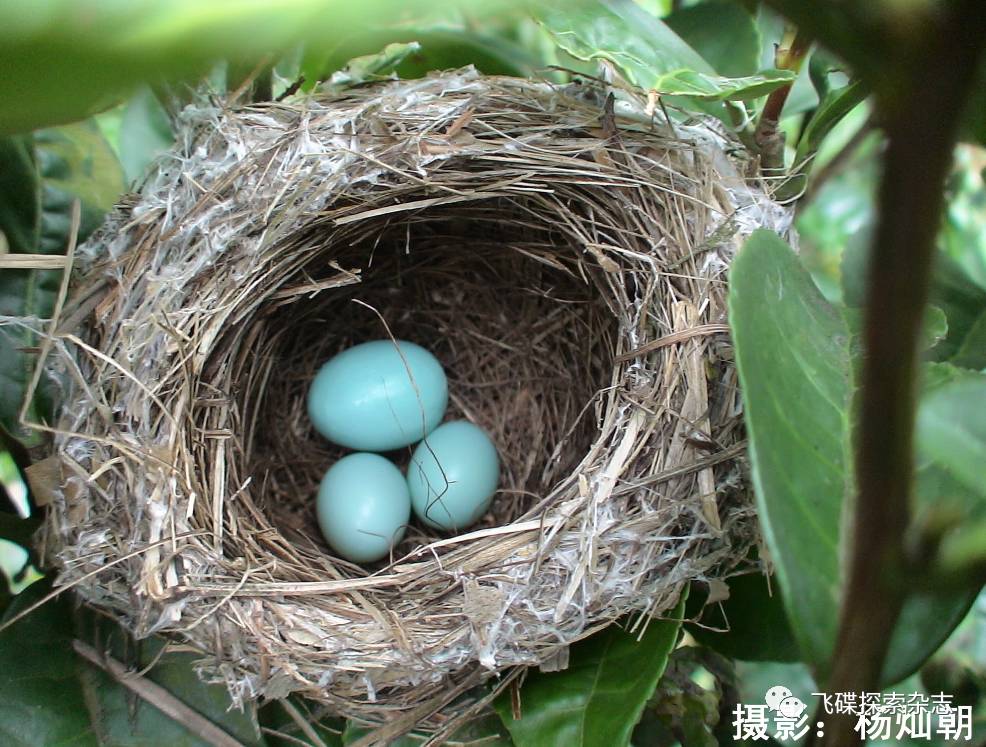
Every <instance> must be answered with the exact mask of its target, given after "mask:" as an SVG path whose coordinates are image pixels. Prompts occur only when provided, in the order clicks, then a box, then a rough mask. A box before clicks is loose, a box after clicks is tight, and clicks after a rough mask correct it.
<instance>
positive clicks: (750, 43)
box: [664, 0, 761, 78]
mask: <svg viewBox="0 0 986 747" xmlns="http://www.w3.org/2000/svg"><path fill="white" fill-rule="evenodd" d="M664 23H666V24H667V25H668V27H669V28H670V29H671V30H672V31H674V32H675V33H676V34H677V35H678V36H680V37H681V38H682V39H683V40H684V41H685V42H686V43H687V44H688V45H689V46H690V47H691V48H692V49H694V50H695V51H696V52H698V53H699V54H700V55H701V56H702V58H703V59H704V60H706V61H707V62H708V63H709V64H710V65H712V67H713V68H715V71H716V72H717V73H719V74H720V75H727V76H731V77H740V78H741V77H744V76H747V75H753V74H754V73H756V72H757V71H758V70H759V69H760V44H761V39H760V31H759V29H758V28H757V24H756V22H755V20H754V18H753V16H752V15H751V14H750V13H749V12H747V10H746V9H745V8H743V7H742V6H741V5H740V4H739V3H736V2H731V1H730V0H710V2H704V3H699V4H698V5H692V6H689V7H685V8H679V9H677V10H675V11H674V12H673V13H671V14H670V15H668V16H665V17H664Z"/></svg>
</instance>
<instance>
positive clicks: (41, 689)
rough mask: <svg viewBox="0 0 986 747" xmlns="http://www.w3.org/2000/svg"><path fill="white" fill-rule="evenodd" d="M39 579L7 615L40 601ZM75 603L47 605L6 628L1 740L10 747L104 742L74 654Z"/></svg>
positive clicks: (0, 665)
mask: <svg viewBox="0 0 986 747" xmlns="http://www.w3.org/2000/svg"><path fill="white" fill-rule="evenodd" d="M45 591H47V584H35V585H33V586H32V587H30V588H29V589H28V590H27V591H25V592H24V593H23V594H20V595H18V596H17V597H15V599H14V602H13V603H12V604H11V606H10V608H9V609H8V610H7V612H6V614H5V615H4V618H3V620H7V619H9V618H10V617H12V616H13V615H14V614H16V613H17V612H19V611H20V610H21V609H23V608H24V607H26V606H27V605H28V604H30V603H31V602H34V601H36V600H37V599H38V598H40V596H41V595H42V593H43V592H45ZM72 637H73V636H72V605H71V604H70V603H69V601H68V600H67V599H64V600H56V601H54V602H50V603H49V604H47V605H45V606H43V607H41V608H40V609H39V610H38V611H37V612H34V613H32V614H31V615H29V616H28V617H26V618H24V619H23V620H21V621H19V622H17V623H15V624H14V625H12V626H11V627H9V628H7V629H6V630H5V631H3V632H2V633H0V673H2V674H0V743H2V744H4V745H5V746H8V745H9V747H62V746H63V745H73V747H74V746H76V745H77V746H78V747H89V745H92V746H93V747H95V745H97V744H98V741H97V739H96V735H95V733H94V732H93V730H92V728H91V725H90V721H89V712H88V710H87V708H86V703H85V698H84V697H83V693H82V688H81V687H80V686H79V680H78V678H77V676H76V661H75V656H74V654H73V653H72V649H71V645H72Z"/></svg>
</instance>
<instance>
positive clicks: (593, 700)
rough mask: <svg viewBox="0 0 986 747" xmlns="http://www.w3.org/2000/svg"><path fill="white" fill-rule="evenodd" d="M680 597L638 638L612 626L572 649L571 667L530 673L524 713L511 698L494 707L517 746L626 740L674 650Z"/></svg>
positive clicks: (575, 746)
mask: <svg viewBox="0 0 986 747" xmlns="http://www.w3.org/2000/svg"><path fill="white" fill-rule="evenodd" d="M684 604H685V600H684V599H682V600H681V601H680V602H679V603H678V606H677V607H676V608H675V609H674V610H673V611H672V612H671V614H670V618H671V619H669V620H661V621H657V620H652V621H650V622H649V624H648V625H647V629H646V631H645V632H644V634H643V636H642V638H640V640H639V641H638V636H637V635H635V634H631V633H628V632H627V631H625V630H623V629H622V628H620V627H619V626H617V625H610V626H609V627H608V628H606V629H605V630H603V631H601V632H600V633H597V634H595V635H593V636H591V637H590V638H587V639H586V640H584V641H582V642H580V643H577V644H575V645H573V646H572V648H571V653H570V660H569V665H568V669H566V670H565V671H563V672H554V673H551V674H545V673H541V672H535V671H533V670H532V671H531V672H530V674H529V675H528V677H527V680H526V681H525V682H524V686H523V688H522V689H521V693H520V705H521V713H522V717H521V718H520V719H519V720H517V721H515V720H514V719H513V717H512V715H511V705H510V700H509V697H506V698H503V697H501V698H500V699H498V700H497V702H496V703H495V706H496V709H497V711H498V712H499V714H500V718H501V719H503V723H504V724H505V725H506V727H507V729H508V730H509V731H510V735H511V736H512V737H513V740H514V743H515V744H516V745H517V747H540V746H541V745H544V746H545V747H549V746H550V747H553V746H554V745H561V744H564V745H566V747H595V746H596V745H607V746H609V745H612V746H613V747H621V746H625V745H627V744H629V742H630V735H631V733H632V731H633V727H634V726H635V725H636V723H637V721H639V720H640V714H641V712H642V711H643V708H644V705H645V704H646V702H647V700H648V698H650V696H651V693H653V691H654V688H655V686H656V685H657V682H658V680H659V679H660V678H661V674H662V673H663V671H664V667H665V664H666V663H667V659H668V654H669V653H670V652H671V650H672V649H673V648H674V644H675V641H676V640H677V636H678V629H679V627H680V625H681V617H682V611H683V609H684Z"/></svg>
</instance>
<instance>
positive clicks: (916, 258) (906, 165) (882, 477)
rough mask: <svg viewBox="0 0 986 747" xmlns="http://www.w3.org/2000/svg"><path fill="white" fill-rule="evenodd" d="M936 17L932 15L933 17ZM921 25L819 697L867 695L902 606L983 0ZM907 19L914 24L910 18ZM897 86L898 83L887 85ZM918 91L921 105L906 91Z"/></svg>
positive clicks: (894, 165)
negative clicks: (945, 219) (936, 311)
mask: <svg viewBox="0 0 986 747" xmlns="http://www.w3.org/2000/svg"><path fill="white" fill-rule="evenodd" d="M938 11H940V13H939V12H938ZM938 11H936V15H934V16H932V15H931V14H930V13H929V14H928V17H927V18H924V19H921V20H922V21H923V23H924V25H923V26H922V29H923V30H922V33H921V35H920V37H919V38H917V39H912V40H909V42H910V49H902V50H901V52H900V53H899V54H900V58H901V59H900V62H901V67H900V68H898V69H900V70H901V72H900V75H901V78H900V79H898V80H895V81H892V82H891V83H890V85H889V86H886V87H884V88H883V89H882V90H881V91H878V97H877V105H878V110H879V112H880V114H881V115H882V117H883V121H884V123H885V129H886V132H887V137H888V147H887V153H886V156H885V158H884V163H885V166H884V173H883V177H882V179H881V183H880V205H881V209H880V220H879V224H878V227H877V233H876V240H875V244H874V247H873V251H872V257H871V260H870V266H871V267H872V268H873V270H872V271H871V272H870V273H869V278H868V281H867V307H866V312H865V351H866V352H865V357H864V362H863V394H862V422H861V426H860V431H859V448H858V453H857V459H856V478H857V484H858V489H859V495H858V498H857V500H856V503H855V506H854V508H853V518H852V546H851V550H850V557H849V572H848V585H847V590H846V594H845V597H844V599H843V602H842V608H841V619H840V626H839V635H838V639H837V641H836V647H835V653H834V658H833V662H832V667H831V672H830V674H829V676H828V678H827V683H826V690H827V691H828V692H836V693H839V692H846V693H859V692H866V691H875V690H877V689H878V688H879V685H880V674H881V671H882V669H883V661H884V658H885V657H886V653H887V649H888V645H889V642H890V638H891V634H892V633H893V630H894V627H895V625H896V623H897V619H898V617H899V614H900V610H901V608H902V606H903V602H904V598H905V593H906V588H905V576H906V573H907V564H906V559H905V556H904V542H903V538H904V532H905V530H906V528H907V525H908V520H909V505H910V494H911V487H912V476H913V470H914V462H913V428H914V412H915V389H916V378H917V360H918V358H917V352H918V337H919V332H920V327H921V319H922V314H923V309H924V306H925V303H926V301H927V297H928V288H929V284H930V281H929V278H930V274H931V264H932V256H933V252H934V246H935V235H936V233H937V230H938V225H939V221H940V218H941V212H942V208H943V203H944V194H943V183H944V181H945V176H946V174H947V173H948V169H949V166H950V164H951V159H952V148H953V145H954V142H955V138H956V135H957V131H958V120H959V115H960V114H961V112H962V109H963V105H964V104H965V102H966V100H967V99H968V94H969V91H970V90H971V86H972V83H973V79H974V73H975V71H976V70H978V58H980V56H981V52H982V49H983V45H984V38H983V36H982V34H981V29H982V28H983V25H984V23H986V4H984V3H982V2H981V0H963V1H962V2H956V3H953V4H949V5H947V6H942V7H941V8H940V9H938ZM915 20H917V19H915ZM894 84H896V85H894ZM913 91H921V92H922V97H923V100H922V102H921V106H918V107H915V106H913V97H912V96H911V92H913ZM823 720H824V722H825V728H824V737H823V738H822V740H821V744H823V745H846V744H850V743H854V742H857V741H858V739H859V737H858V734H857V733H856V732H855V730H854V719H853V718H852V717H851V716H849V715H846V714H826V715H824V716H823Z"/></svg>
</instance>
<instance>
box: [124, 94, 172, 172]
mask: <svg viewBox="0 0 986 747" xmlns="http://www.w3.org/2000/svg"><path fill="white" fill-rule="evenodd" d="M174 141H175V136H174V133H173V132H172V131H171V121H170V120H169V119H168V113H167V112H166V111H165V110H164V107H163V106H161V102H160V101H158V99H157V96H155V95H154V92H153V91H152V90H151V89H150V87H148V86H141V87H140V88H139V89H137V92H136V93H135V94H134V95H133V96H132V97H131V99H130V100H129V101H128V102H127V105H126V107H124V109H123V117H122V120H121V123H120V163H121V165H122V166H123V171H124V174H125V175H126V180H127V182H128V183H130V184H133V183H134V182H136V181H137V180H139V179H140V178H141V177H142V176H143V175H144V172H145V171H146V170H147V167H148V165H149V164H150V163H151V161H153V160H154V159H155V158H157V157H158V156H159V155H161V154H162V153H164V152H165V151H166V150H168V149H169V148H170V147H171V146H172V144H173V143H174Z"/></svg>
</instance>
